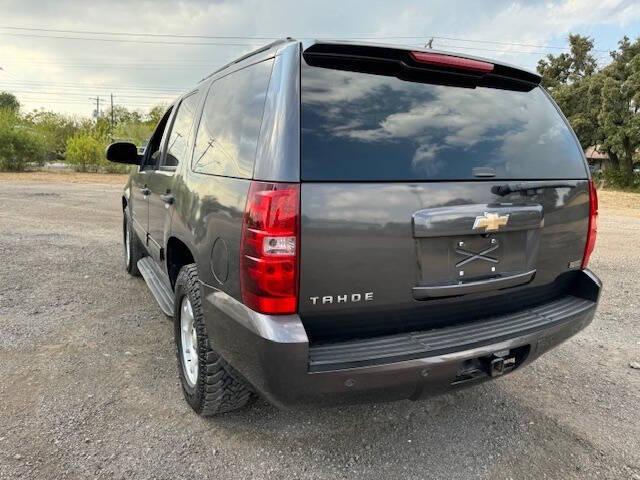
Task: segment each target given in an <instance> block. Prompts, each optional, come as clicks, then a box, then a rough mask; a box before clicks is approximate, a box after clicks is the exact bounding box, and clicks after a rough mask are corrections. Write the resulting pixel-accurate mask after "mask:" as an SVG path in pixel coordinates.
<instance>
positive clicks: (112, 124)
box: [109, 93, 114, 142]
mask: <svg viewBox="0 0 640 480" xmlns="http://www.w3.org/2000/svg"><path fill="white" fill-rule="evenodd" d="M113 127H114V116H113V93H112V94H111V129H110V131H109V134H110V136H111V141H112V142H113Z"/></svg>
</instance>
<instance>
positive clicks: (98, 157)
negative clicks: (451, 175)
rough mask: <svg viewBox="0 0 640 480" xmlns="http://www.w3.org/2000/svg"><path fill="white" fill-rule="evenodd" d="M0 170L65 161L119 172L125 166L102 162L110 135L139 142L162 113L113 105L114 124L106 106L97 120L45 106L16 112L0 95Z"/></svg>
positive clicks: (14, 102) (14, 101)
mask: <svg viewBox="0 0 640 480" xmlns="http://www.w3.org/2000/svg"><path fill="white" fill-rule="evenodd" d="M0 103H1V104H2V105H5V108H0V169H2V170H25V169H26V168H31V167H34V166H42V165H44V163H45V162H46V161H54V160H58V161H60V160H66V161H67V162H68V163H69V165H70V166H72V167H73V168H74V169H75V170H78V171H83V172H97V171H102V172H109V173H125V172H127V171H129V169H130V167H129V166H127V165H118V164H114V163H111V162H108V161H107V160H106V159H105V157H104V151H105V148H106V146H107V145H108V144H109V143H110V142H111V141H115V140H128V141H132V142H134V143H136V144H137V145H143V144H144V143H145V142H146V140H147V139H148V138H149V137H150V136H151V134H152V133H153V130H154V128H155V126H156V123H157V122H158V118H157V117H158V115H160V116H161V115H162V114H164V112H165V110H166V109H165V107H164V106H158V107H155V108H154V109H152V110H151V112H150V113H149V114H148V115H143V114H142V113H140V112H137V111H129V110H127V109H126V108H125V107H121V106H116V107H114V111H113V119H114V121H115V125H113V128H112V125H111V115H110V113H111V112H110V111H109V112H108V114H107V115H106V116H104V117H101V118H99V119H98V120H97V121H92V120H89V119H79V118H76V117H70V116H67V115H62V114H59V113H55V112H49V111H45V110H34V111H33V112H30V113H27V114H24V115H21V114H20V113H19V102H18V101H17V99H16V98H15V96H14V95H12V94H4V93H3V94H0Z"/></svg>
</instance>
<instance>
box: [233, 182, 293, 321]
mask: <svg viewBox="0 0 640 480" xmlns="http://www.w3.org/2000/svg"><path fill="white" fill-rule="evenodd" d="M299 224H300V186H299V185H297V184H290V183H265V182H252V183H251V186H250V187H249V195H248V197H247V206H246V208H245V212H244V220H243V225H242V240H241V246H240V272H241V273H240V289H241V291H242V301H243V302H244V304H245V305H246V306H248V307H249V308H251V309H253V310H256V311H258V312H261V313H268V314H287V313H295V311H296V309H297V305H298V253H299V248H300V245H299V241H298V240H299V234H298V232H299Z"/></svg>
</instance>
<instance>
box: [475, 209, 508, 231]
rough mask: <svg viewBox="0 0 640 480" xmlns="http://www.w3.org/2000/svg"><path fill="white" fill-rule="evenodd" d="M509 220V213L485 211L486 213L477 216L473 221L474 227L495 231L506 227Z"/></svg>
mask: <svg viewBox="0 0 640 480" xmlns="http://www.w3.org/2000/svg"><path fill="white" fill-rule="evenodd" d="M508 221H509V215H499V214H497V213H488V212H484V215H482V216H478V217H476V221H475V222H473V229H474V230H478V229H480V228H484V229H485V230H484V231H485V232H495V231H496V230H498V229H499V228H500V227H504V226H505V225H506V224H507V222H508Z"/></svg>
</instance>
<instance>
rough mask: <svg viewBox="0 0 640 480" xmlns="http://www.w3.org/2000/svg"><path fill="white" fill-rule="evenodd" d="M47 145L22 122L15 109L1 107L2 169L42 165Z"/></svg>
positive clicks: (17, 169)
mask: <svg viewBox="0 0 640 480" xmlns="http://www.w3.org/2000/svg"><path fill="white" fill-rule="evenodd" d="M44 159H45V147H44V143H43V142H42V138H41V137H40V136H39V135H38V134H37V133H36V132H34V131H33V130H32V129H30V128H29V127H28V126H25V125H23V124H21V122H20V118H19V117H18V116H17V115H16V111H14V110H13V109H7V108H3V109H0V170H8V171H14V172H17V171H23V170H26V169H27V168H28V167H29V166H32V165H36V166H38V165H42V164H44Z"/></svg>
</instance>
